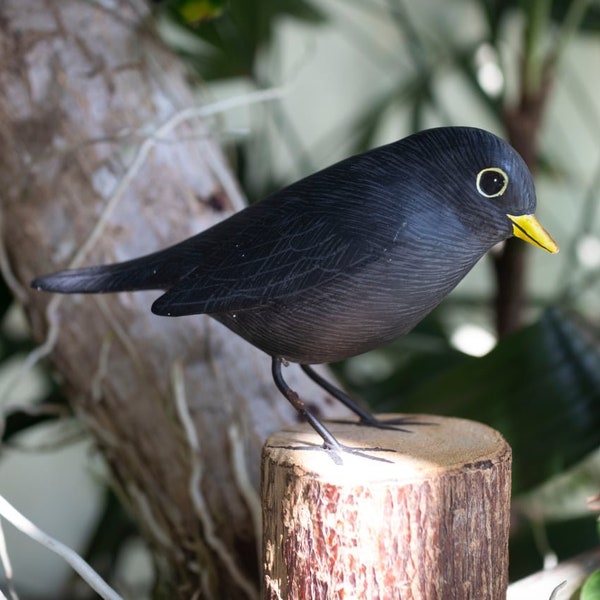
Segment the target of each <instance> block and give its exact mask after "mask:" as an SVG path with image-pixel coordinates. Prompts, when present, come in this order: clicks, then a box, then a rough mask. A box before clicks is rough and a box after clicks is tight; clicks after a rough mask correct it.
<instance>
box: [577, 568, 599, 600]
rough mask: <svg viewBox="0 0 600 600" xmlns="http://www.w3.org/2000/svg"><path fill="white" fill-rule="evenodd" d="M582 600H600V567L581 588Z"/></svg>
mask: <svg viewBox="0 0 600 600" xmlns="http://www.w3.org/2000/svg"><path fill="white" fill-rule="evenodd" d="M580 600H600V569H599V570H598V571H594V572H593V573H592V574H591V575H590V576H589V577H588V578H587V579H586V580H585V583H584V584H583V587H582V588H581V595H580Z"/></svg>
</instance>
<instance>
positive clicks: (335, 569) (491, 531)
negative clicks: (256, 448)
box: [262, 415, 511, 600]
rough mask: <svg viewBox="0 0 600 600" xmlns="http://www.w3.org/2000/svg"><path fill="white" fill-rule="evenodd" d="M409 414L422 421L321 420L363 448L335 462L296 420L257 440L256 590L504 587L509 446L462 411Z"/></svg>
mask: <svg viewBox="0 0 600 600" xmlns="http://www.w3.org/2000/svg"><path fill="white" fill-rule="evenodd" d="M397 416H398V415H388V417H397ZM411 420H416V421H422V422H427V423H430V425H421V426H417V425H411V426H408V427H407V428H408V429H409V430H410V432H407V433H401V432H398V431H390V430H379V429H374V428H367V427H357V426H356V425H350V424H334V425H332V426H331V429H332V432H333V434H334V435H335V436H336V438H337V439H338V440H340V442H342V443H345V444H347V445H349V446H353V447H357V448H363V449H364V453H365V454H366V455H367V456H356V455H352V454H348V453H345V452H344V453H341V454H340V455H339V457H340V458H341V459H342V460H343V466H340V465H339V464H336V463H335V461H334V460H332V456H331V455H329V454H328V453H327V452H323V451H322V450H321V451H319V452H315V451H314V450H315V448H316V445H318V443H319V440H318V438H317V437H316V436H315V435H314V434H313V433H312V432H310V431H309V430H308V428H307V427H306V426H304V425H300V426H296V427H293V428H290V429H288V430H286V431H284V432H280V433H277V434H275V435H273V436H271V437H270V438H269V439H268V440H267V444H266V446H265V449H264V451H263V482H262V495H263V498H264V499H267V498H268V499H269V501H268V502H265V503H264V504H263V507H264V508H263V511H264V514H263V517H264V524H265V527H264V542H263V547H264V554H263V561H264V568H265V580H264V586H265V591H264V597H265V598H268V599H269V600H275V599H277V600H291V599H299V598H311V600H325V599H329V598H363V599H366V600H368V599H371V598H378V599H388V598H389V599H390V600H391V599H396V598H401V599H402V600H425V599H426V600H435V599H436V598H437V599H445V598H453V599H455V600H462V599H473V600H474V599H477V600H500V599H502V598H505V595H506V587H507V585H508V532H509V521H510V474H511V451H510V447H509V446H508V444H507V443H506V442H505V440H504V439H503V438H502V436H501V435H500V434H499V433H498V432H496V431H494V430H493V429H490V428H489V427H487V426H485V425H481V424H479V423H474V422H472V421H466V420H464V419H451V418H442V417H431V416H429V415H427V416H417V415H411ZM378 449H379V450H378ZM381 449H386V450H387V451H385V450H384V451H382V450H381ZM369 457H370V458H369ZM375 459H385V460H387V461H389V462H381V461H378V460H375Z"/></svg>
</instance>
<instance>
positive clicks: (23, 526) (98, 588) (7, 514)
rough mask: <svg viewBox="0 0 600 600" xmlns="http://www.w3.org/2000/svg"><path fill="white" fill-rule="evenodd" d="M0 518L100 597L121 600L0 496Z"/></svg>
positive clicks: (78, 558)
mask: <svg viewBox="0 0 600 600" xmlns="http://www.w3.org/2000/svg"><path fill="white" fill-rule="evenodd" d="M0 516H2V517H4V518H5V519H6V520H7V521H8V522H9V523H11V524H12V525H13V526H14V527H16V528H17V529H18V530H19V531H21V532H23V533H24V534H25V535H27V536H29V537H30V538H31V539H32V540H35V541H36V542H38V544H41V545H42V546H44V547H45V548H47V549H48V550H51V551H52V552H54V553H56V554H58V555H59V556H60V557H61V558H63V559H64V560H65V561H66V562H67V563H68V564H69V565H71V567H72V568H73V569H74V570H75V571H76V572H77V573H79V575H80V576H81V577H82V578H83V579H84V580H85V581H86V582H87V583H88V585H89V586H90V587H91V588H92V589H93V590H94V591H95V592H96V593H97V594H98V595H99V596H100V597H102V598H104V599H105V600H123V599H122V597H121V596H120V595H119V594H117V592H115V591H114V590H113V589H112V588H111V587H110V586H109V585H108V584H107V583H106V581H104V579H102V577H100V575H98V573H96V571H94V569H92V567H90V565H89V564H88V563H87V562H85V560H83V558H81V556H79V554H77V552H75V551H74V550H72V549H71V548H69V547H68V546H66V545H65V544H63V543H62V542H59V541H58V540H56V539H55V538H53V537H51V536H49V535H48V534H47V533H45V532H43V531H42V530H41V529H39V527H37V526H36V525H34V524H33V523H32V522H31V521H30V520H29V519H27V518H26V517H25V516H23V515H22V514H21V513H20V512H19V511H18V510H17V509H16V508H15V507H14V506H12V504H10V503H9V502H8V501H7V500H6V499H5V498H4V497H3V496H0Z"/></svg>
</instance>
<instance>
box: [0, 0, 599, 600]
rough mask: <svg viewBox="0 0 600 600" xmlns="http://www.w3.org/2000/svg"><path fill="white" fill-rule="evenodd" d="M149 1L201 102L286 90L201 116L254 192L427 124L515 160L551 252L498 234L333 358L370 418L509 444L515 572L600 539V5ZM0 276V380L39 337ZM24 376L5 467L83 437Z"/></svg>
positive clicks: (101, 505)
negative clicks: (457, 279)
mask: <svg viewBox="0 0 600 600" xmlns="http://www.w3.org/2000/svg"><path fill="white" fill-rule="evenodd" d="M153 7H154V16H153V19H155V21H156V24H157V25H158V31H159V32H160V35H162V36H163V37H164V39H165V40H166V41H167V43H168V44H170V45H171V46H172V47H174V48H175V49H176V50H177V52H179V53H180V55H181V57H182V60H185V61H187V62H188V63H189V65H190V68H191V69H192V70H193V71H194V72H195V74H196V75H197V80H198V98H199V101H200V102H210V101H214V100H216V99H219V98H223V97H227V96H231V95H235V94H241V93H243V92H244V91H247V90H249V89H256V88H260V89H265V88H274V87H277V88H282V90H283V100H282V101H274V102H269V103H265V104H264V105H262V106H260V107H258V108H255V107H253V108H252V109H250V108H248V109H247V110H241V111H236V113H235V114H227V115H223V116H222V117H220V118H219V119H217V120H215V122H214V124H213V133H214V135H215V136H218V137H219V138H220V139H221V140H222V143H223V145H224V146H225V148H226V149H227V151H228V152H229V155H230V157H231V161H232V165H233V168H234V170H235V172H236V174H237V176H238V178H239V181H240V183H241V185H242V187H243V189H244V191H245V193H246V194H247V197H248V198H249V201H254V200H256V199H259V198H261V197H264V195H266V194H267V193H269V192H270V191H272V190H274V189H276V188H278V187H280V186H282V185H284V184H286V183H289V182H291V181H293V180H294V179H297V178H298V177H300V176H302V175H305V174H308V173H310V172H311V171H314V170H316V169H318V168H322V167H323V166H326V165H327V164H330V163H332V162H334V161H335V160H337V159H340V158H342V157H344V156H347V155H349V154H352V153H356V152H360V151H362V150H365V149H367V148H370V147H372V146H374V145H377V144H380V143H383V142H387V141H392V140H394V139H397V138H399V137H402V136H404V135H407V134H408V133H410V132H412V131H416V130H419V129H423V128H426V127H431V126H437V125H472V126H479V127H484V128H486V129H490V130H492V131H494V132H496V133H498V134H499V135H501V136H503V137H505V138H507V139H509V140H510V141H511V142H512V143H513V145H515V147H516V148H517V149H518V150H519V151H520V152H521V153H522V154H523V156H524V157H525V159H526V160H527V161H528V164H529V165H530V167H531V169H532V171H534V172H535V174H536V182H537V188H538V203H539V210H538V214H539V215H540V220H541V221H542V222H543V223H544V225H545V226H546V228H547V229H548V230H549V231H550V232H551V233H552V234H553V235H554V237H555V238H556V239H557V241H558V242H559V245H560V246H561V254H560V255H559V256H558V257H551V256H549V255H547V254H544V253H542V252H541V251H536V250H534V249H532V248H531V249H530V248H526V247H525V244H523V243H522V242H519V241H517V243H516V244H513V243H512V241H510V242H509V243H507V244H506V245H504V247H502V248H498V249H496V251H494V252H493V253H492V255H491V256H490V257H489V258H486V259H485V260H484V261H482V263H481V264H480V265H478V267H477V268H476V269H475V270H474V272H473V274H471V275H470V276H469V277H468V278H467V280H466V281H465V282H464V283H462V284H461V285H460V286H459V288H458V289H457V290H456V292H455V293H453V294H452V296H451V297H450V298H449V299H448V300H447V301H446V302H445V303H444V304H443V305H442V306H441V307H440V308H439V309H438V310H436V311H435V312H434V313H433V314H432V315H431V316H430V317H429V318H428V319H427V320H426V321H425V322H423V323H422V324H421V325H419V326H418V328H417V329H416V330H415V331H414V332H413V333H411V334H410V335H408V336H406V337H405V338H403V339H401V340H399V341H398V342H396V343H395V344H392V345H391V346H389V347H387V348H384V349H382V350H380V351H376V352H373V353H371V354H369V355H365V356H362V357H357V358H355V359H351V360H349V361H346V362H345V363H343V364H338V365H335V366H334V368H335V371H336V374H337V375H338V376H339V377H340V379H341V380H342V381H343V382H344V383H345V385H346V386H347V387H348V388H349V389H350V390H351V391H352V392H353V393H354V394H355V395H356V396H357V397H359V398H362V399H364V400H365V402H367V403H368V404H370V405H371V406H372V407H373V408H374V409H375V410H377V411H383V410H385V411H399V412H404V411H408V412H423V413H428V412H432V413H436V414H447V415H453V416H464V417H468V418H472V419H476V420H479V421H483V422H486V423H488V424H490V425H491V426H493V427H495V428H496V429H498V430H500V431H501V432H502V433H503V435H504V436H505V437H506V438H507V440H508V441H509V443H510V444H511V445H512V447H513V451H514V479H513V487H514V520H513V521H514V527H513V535H512V537H511V540H512V541H511V544H512V547H511V579H517V578H520V577H523V576H525V575H526V574H528V573H531V572H533V571H535V570H538V569H540V568H541V567H542V566H543V565H549V564H552V563H553V562H556V561H559V560H561V559H564V558H567V557H570V556H573V555H575V554H577V553H579V552H583V551H585V550H586V549H589V548H591V547H593V546H596V545H597V544H598V528H597V523H596V517H595V515H594V514H593V512H592V511H591V510H590V508H589V506H588V503H587V502H586V498H588V497H590V496H593V495H594V494H598V493H599V492H600V460H599V455H598V451H597V449H598V447H599V446H600V330H599V313H598V308H599V306H600V302H599V300H600V216H599V214H598V213H599V210H598V205H599V201H600V193H599V191H598V188H599V186H600V143H599V142H598V140H600V93H599V92H600V36H599V32H600V2H598V0H571V1H569V0H554V1H552V0H531V1H525V0H522V1H521V2H519V1H518V0H514V1H503V0H487V1H485V0H481V1H477V0H450V1H448V2H444V3H440V2H435V1H434V0H427V1H424V2H420V3H419V6H418V7H417V6H416V3H409V2H406V1H402V0H389V1H386V0H372V1H364V0H343V1H342V0H328V1H327V2H325V1H324V0H255V1H254V2H248V1H247V0H163V1H157V2H154V3H153ZM0 284H1V285H0V312H1V315H2V318H3V324H4V325H3V327H2V334H1V337H0V360H1V361H2V362H1V364H0V372H4V371H6V370H7V369H8V368H9V366H10V365H14V364H17V363H18V362H19V361H20V360H22V359H23V357H25V356H27V355H28V353H29V352H31V351H33V350H34V348H33V345H32V342H31V341H30V340H29V338H28V337H27V335H26V334H24V333H23V330H24V328H23V326H22V324H21V323H20V320H21V317H20V313H19V311H18V308H16V307H15V306H14V305H13V301H12V298H11V295H10V293H9V290H8V289H7V287H6V285H5V284H4V283H1V282H0ZM36 373H37V375H36V377H37V378H36V379H35V380H34V381H32V382H29V384H27V385H28V387H27V389H25V390H23V391H22V392H21V391H19V389H15V388H12V387H11V388H10V390H9V391H7V389H6V386H5V390H4V395H5V396H6V397H7V398H9V400H10V401H8V402H5V407H4V414H5V417H6V420H5V426H4V430H3V442H4V448H5V453H4V454H3V461H2V462H1V463H0V469H4V473H6V467H5V466H4V465H5V463H6V460H7V456H8V459H11V456H12V455H11V453H13V455H14V453H17V454H19V453H20V454H22V453H23V452H24V448H25V449H27V448H30V449H31V446H32V444H33V445H35V446H36V448H37V450H38V451H39V450H40V448H39V445H40V444H42V445H43V446H44V447H46V446H47V445H48V444H49V442H48V437H47V436H48V435H54V436H55V438H56V440H60V442H61V443H62V442H64V441H71V440H73V439H77V436H79V435H81V432H80V431H79V430H78V427H77V425H76V424H75V423H74V422H73V423H72V424H71V429H68V430H67V431H66V432H65V429H64V425H61V429H60V432H58V433H57V431H58V430H53V429H52V427H55V426H54V425H50V426H49V425H48V423H47V421H49V420H50V421H55V420H57V419H60V422H61V423H62V424H64V422H65V415H66V414H68V410H69V409H68V407H67V405H66V402H65V401H64V399H63V398H62V396H61V394H60V391H59V388H58V387H57V386H56V384H54V383H53V380H52V379H51V378H50V376H49V375H48V374H47V373H45V372H43V371H37V372H36ZM21 396H22V397H21ZM31 398H33V399H34V401H33V403H32V404H31V403H29V404H27V406H26V407H24V406H23V403H24V402H25V399H27V400H29V399H31ZM11 407H12V408H11ZM42 423H43V425H42ZM40 431H43V432H44V434H43V435H42V434H40ZM53 431H54V433H52V432H53ZM36 432H37V433H36ZM49 432H50V433H49ZM32 436H33V437H32ZM36 436H37V437H36ZM31 440H34V442H32V441H31ZM40 440H41V441H40ZM42 450H43V449H42ZM10 468H14V467H10ZM93 468H101V467H99V466H97V465H96V466H94V467H93ZM92 487H93V486H92ZM95 498H96V500H94V502H95V503H96V505H97V509H96V510H95V512H94V514H93V516H92V517H89V518H88V521H89V523H88V527H89V532H90V533H89V535H88V536H87V542H86V544H87V553H84V554H85V555H86V558H87V559H88V560H89V561H90V562H91V563H92V564H93V565H94V566H95V567H96V568H97V569H98V570H99V571H100V572H101V573H102V574H103V575H104V576H105V577H107V578H108V579H109V580H110V579H111V578H114V576H115V573H118V572H119V569H120V570H121V572H122V571H123V565H122V563H120V560H119V558H120V557H122V556H124V555H125V554H126V550H127V548H128V547H130V545H131V544H135V540H136V537H135V536H136V532H135V529H134V528H133V527H132V525H131V523H130V522H129V521H128V519H127V517H126V516H125V515H124V514H123V513H122V510H121V509H120V506H119V503H118V502H117V501H116V500H115V498H114V497H112V496H111V494H110V493H109V492H100V493H97V490H96V494H95ZM128 560H129V559H128ZM69 593H70V594H72V595H71V596H69V597H78V598H85V597H86V592H85V591H84V590H79V589H75V588H72V589H71V591H70V592H69ZM139 593H140V596H141V595H143V594H142V592H139ZM32 597H33V596H32Z"/></svg>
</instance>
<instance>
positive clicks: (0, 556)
mask: <svg viewBox="0 0 600 600" xmlns="http://www.w3.org/2000/svg"><path fill="white" fill-rule="evenodd" d="M0 562H1V563H2V567H3V568H4V576H5V577H6V584H7V586H8V593H9V594H10V600H19V596H17V592H16V591H15V587H14V585H15V584H14V580H13V570H12V564H11V562H10V556H9V555H8V548H7V547H6V538H5V537H4V527H3V526H2V521H1V520H0ZM1 593H2V592H0V594H1ZM2 598H6V596H4V594H2Z"/></svg>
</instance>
